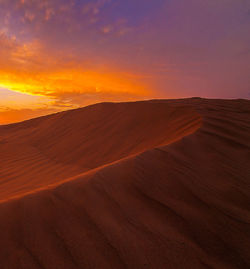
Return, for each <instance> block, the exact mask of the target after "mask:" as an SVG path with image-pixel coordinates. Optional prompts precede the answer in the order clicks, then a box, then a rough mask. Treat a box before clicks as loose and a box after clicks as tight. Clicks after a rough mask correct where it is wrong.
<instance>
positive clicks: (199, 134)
mask: <svg viewBox="0 0 250 269" xmlns="http://www.w3.org/2000/svg"><path fill="white" fill-rule="evenodd" d="M0 137H1V138H0V176H1V182H0V184H1V185H0V199H1V200H3V201H2V203H1V204H0V219H1V222H0V238H1V239H0V261H1V268H6V269H7V268H8V269H9V268H25V269H27V268H51V269H52V268H53V269H55V268H58V269H63V268H159V269H162V268H173V269H176V268H249V267H250V252H249V249H250V213H249V212H250V186H249V182H250V168H249V167H250V166H249V160H250V102H249V101H244V100H235V101H222V100H203V99H187V100H176V101H174V100H172V101H164V100H162V101H152V102H139V103H127V104H99V105H94V106H90V107H87V108H84V109H81V110H75V111H70V112H65V113H59V114H56V115H52V116H49V117H44V118H39V119H36V120H32V121H28V122H24V123H20V124H14V125H10V126H4V127H1V128H0ZM174 141H176V142H174ZM125 157H126V158H125ZM121 158H125V159H123V160H120V159H121ZM111 162H113V163H112V164H110V163H111ZM103 165H104V166H103ZM93 168H95V169H93ZM84 172H85V173H84ZM79 173H81V174H80V175H79ZM72 176H74V178H73V179H72V178H71V179H70V180H69V181H67V182H66V183H62V182H61V181H62V180H64V179H67V178H68V177H72ZM52 183H54V184H57V186H51V187H49V188H47V189H46V187H47V186H48V184H52ZM40 187H42V188H45V190H42V191H39V189H38V188H40ZM27 192H32V193H31V194H28V195H27ZM16 195H19V196H20V197H17V198H15V199H13V198H14V197H15V196H16Z"/></svg>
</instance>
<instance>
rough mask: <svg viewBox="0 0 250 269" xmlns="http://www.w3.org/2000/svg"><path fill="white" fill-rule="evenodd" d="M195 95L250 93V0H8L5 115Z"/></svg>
mask: <svg viewBox="0 0 250 269" xmlns="http://www.w3.org/2000/svg"><path fill="white" fill-rule="evenodd" d="M193 96H200V97H207V98H230V99H231V98H248V99H249V98H250V1H249V0H188V1H187V0H11V1H10V0H0V124H6V123H12V122H16V121H21V120H25V119H28V118H32V117H37V116H40V115H46V114H49V113H53V112H57V111H61V110H66V109H72V108H78V107H81V106H85V105H88V104H92V103H96V102H103V101H131V100H145V99H154V98H185V97H193Z"/></svg>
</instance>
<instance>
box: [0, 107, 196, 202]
mask: <svg viewBox="0 0 250 269" xmlns="http://www.w3.org/2000/svg"><path fill="white" fill-rule="evenodd" d="M200 124H201V117H200V116H199V114H198V113H196V112H195V111H194V110H193V109H190V108H187V107H179V108H178V109H177V108H176V107H173V106H167V105H166V104H154V103H147V102H138V103H117V104H114V103H101V104H97V105H92V106H88V107H85V108H82V109H77V110H72V111H67V112H62V113H58V114H54V115H50V116H45V117H41V118H37V119H34V120H30V121H25V122H22V123H17V124H13V125H7V126H3V127H0V171H1V176H2V178H3V179H4V180H2V181H1V182H0V200H6V199H9V198H12V197H16V196H23V195H25V193H30V192H32V191H35V190H37V189H41V188H46V187H47V186H48V185H51V184H52V185H53V184H58V183H60V182H62V181H64V180H65V179H68V178H71V177H74V176H76V175H78V174H82V173H84V172H87V171H89V170H92V169H94V168H97V167H100V166H102V165H105V164H109V163H112V162H114V161H117V160H120V159H122V158H125V157H128V156H130V155H134V154H138V153H140V152H143V151H146V150H148V149H151V148H154V147H156V146H160V145H164V144H168V143H171V142H172V141H175V140H178V139H180V138H181V137H183V136H185V135H187V134H189V133H192V132H194V131H195V130H196V129H197V128H199V126H200Z"/></svg>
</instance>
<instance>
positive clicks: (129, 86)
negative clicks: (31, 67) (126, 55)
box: [0, 70, 150, 97]
mask: <svg viewBox="0 0 250 269" xmlns="http://www.w3.org/2000/svg"><path fill="white" fill-rule="evenodd" d="M0 76H1V80H0V87H3V88H7V89H9V90H13V91H17V92H21V93H26V94H30V95H37V96H48V97H60V96H61V94H65V93H86V94H88V93H89V94H95V93H98V92H101V93H103V94H105V93H107V94H118V95H119V94H128V95H130V94H131V95H133V96H136V95H138V96H143V95H144V96H145V95H149V94H150V91H149V89H147V88H146V87H145V86H142V85H139V84H138V83H135V82H133V80H131V79H128V78H126V75H122V74H115V73H108V74H107V73H98V72H94V71H85V72H83V71H81V70H62V71H56V72H51V73H45V72H39V73H31V72H29V73H26V72H15V73H8V72H1V74H0Z"/></svg>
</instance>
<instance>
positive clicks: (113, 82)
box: [0, 33, 151, 124]
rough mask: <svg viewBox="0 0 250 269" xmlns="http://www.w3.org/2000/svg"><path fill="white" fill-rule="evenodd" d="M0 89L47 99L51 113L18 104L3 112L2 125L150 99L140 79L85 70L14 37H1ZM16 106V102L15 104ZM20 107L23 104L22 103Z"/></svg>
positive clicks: (110, 71)
mask: <svg viewBox="0 0 250 269" xmlns="http://www.w3.org/2000/svg"><path fill="white" fill-rule="evenodd" d="M0 47H1V48H2V50H1V52H0V56H1V59H0V91H1V88H4V89H8V90H11V91H15V92H19V93H25V94H28V95H33V96H42V97H46V98H47V100H48V101H47V106H48V109H47V108H46V109H44V108H41V107H40V106H39V105H37V106H34V105H33V106H32V107H36V110H33V109H30V108H31V107H30V106H28V107H27V106H26V105H23V106H22V104H20V105H19V104H18V103H17V102H18V98H17V100H16V101H15V103H16V108H17V107H22V109H21V110H18V109H16V108H15V107H13V106H12V107H11V108H10V107H9V109H7V110H4V111H1V121H0V123H1V124H3V123H7V122H12V121H19V120H23V119H26V118H29V117H33V116H37V115H43V114H46V113H47V112H48V111H50V110H51V109H52V110H53V111H58V110H63V109H68V108H75V107H79V106H82V105H88V104H91V103H95V102H100V101H125V100H138V99H142V98H144V97H148V96H151V91H150V90H149V89H148V88H147V87H146V86H145V85H144V84H143V83H142V82H141V81H142V78H143V77H141V76H138V75H137V74H134V73H126V72H121V71H118V70H115V68H114V67H108V65H106V66H105V69H104V68H100V67H98V68H97V67H96V68H95V67H94V66H91V67H85V64H82V63H81V62H80V61H79V62H77V63H76V62H74V61H73V60H72V59H70V56H69V57H68V60H67V58H66V57H64V58H63V59H61V55H59V54H53V53H52V52H51V51H49V52H48V51H46V50H45V49H44V48H43V46H42V44H41V43H39V42H38V41H36V40H34V41H31V42H28V43H21V42H18V41H17V40H16V38H15V37H14V36H8V35H7V34H6V33H2V34H0ZM12 103H13V102H12ZM20 103H22V100H21V99H20Z"/></svg>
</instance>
